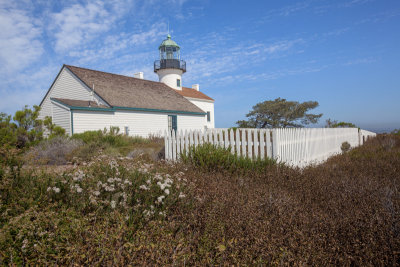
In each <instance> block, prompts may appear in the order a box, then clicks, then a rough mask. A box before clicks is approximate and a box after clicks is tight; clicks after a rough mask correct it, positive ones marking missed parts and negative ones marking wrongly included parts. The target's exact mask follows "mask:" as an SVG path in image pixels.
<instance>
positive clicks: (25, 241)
mask: <svg viewBox="0 0 400 267" xmlns="http://www.w3.org/2000/svg"><path fill="white" fill-rule="evenodd" d="M28 244H29V241H28V239H24V241H22V247H21V250H25V249H26V247H27V246H28Z"/></svg>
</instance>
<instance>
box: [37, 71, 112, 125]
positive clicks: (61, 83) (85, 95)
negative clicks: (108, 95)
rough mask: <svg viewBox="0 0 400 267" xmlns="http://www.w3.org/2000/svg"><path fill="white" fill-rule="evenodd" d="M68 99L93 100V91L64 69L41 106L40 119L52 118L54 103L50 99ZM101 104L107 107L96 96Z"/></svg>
mask: <svg viewBox="0 0 400 267" xmlns="http://www.w3.org/2000/svg"><path fill="white" fill-rule="evenodd" d="M95 90H96V88H95ZM52 97H54V98H66V99H74V100H87V101H89V100H92V96H91V90H90V89H89V88H87V87H86V86H85V85H84V84H83V83H82V82H81V81H80V80H79V79H78V78H76V77H75V75H73V74H72V73H71V71H69V70H68V69H67V68H65V67H64V68H63V69H62V71H61V73H60V75H59V76H58V78H57V80H56V81H55V82H54V84H53V86H52V87H51V88H50V91H49V93H48V94H47V96H46V98H45V100H44V101H43V103H42V105H41V110H40V114H39V119H44V117H46V116H52V113H51V107H52V103H51V100H50V98H52ZM95 97H96V98H97V100H98V101H99V103H101V104H103V105H107V104H106V103H105V102H104V101H102V100H101V99H100V98H99V97H98V96H96V95H95Z"/></svg>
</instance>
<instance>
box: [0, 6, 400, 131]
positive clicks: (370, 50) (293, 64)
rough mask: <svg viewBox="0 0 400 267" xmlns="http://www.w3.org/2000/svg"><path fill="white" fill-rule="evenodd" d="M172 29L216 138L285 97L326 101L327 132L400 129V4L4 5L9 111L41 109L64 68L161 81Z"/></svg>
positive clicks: (4, 85) (2, 40)
mask: <svg viewBox="0 0 400 267" xmlns="http://www.w3.org/2000/svg"><path fill="white" fill-rule="evenodd" d="M168 23H169V25H170V33H171V35H172V39H173V40H175V41H176V42H177V43H178V44H179V45H180V46H181V48H182V50H181V55H182V58H183V59H185V60H186V61H187V69H188V71H187V72H186V73H185V74H184V76H183V79H182V80H183V85H184V86H187V87H191V85H192V84H194V83H199V84H200V90H201V91H203V92H205V93H206V94H208V95H209V96H211V97H213V98H214V99H215V119H216V127H230V126H234V125H235V122H236V121H237V120H240V119H243V118H245V114H246V113H247V112H248V111H249V110H250V109H251V108H252V106H253V105H255V104H256V103H258V102H261V101H265V100H273V99H275V98H278V97H281V98H286V99H288V100H295V101H308V100H314V101H318V102H319V104H320V106H319V107H318V108H317V109H315V110H314V112H316V113H323V114H324V116H323V117H322V118H321V120H320V123H319V124H318V125H317V126H323V125H324V124H325V120H326V119H327V118H331V119H334V120H339V121H349V122H353V123H355V124H356V125H358V126H359V127H361V128H364V129H370V130H374V131H383V130H386V131H387V130H391V129H393V128H400V116H399V114H400V104H399V101H400V63H399V62H400V1H398V0H335V1H331V0H315V1H312V0H306V1H282V0H279V1H278V0H276V1H272V0H271V1H249V0H247V1H240V0H235V1H232V0H229V1H222V0H218V1H216V0H198V1H189V0H187V1H185V0H170V1H168V0H167V1H166V0H164V1H158V0H147V1H134V0H131V1H129V0H128V1H121V0H110V1H74V0H70V1H29V0H21V1H7V0H0V27H1V31H0V94H1V98H0V112H6V113H10V114H11V113H13V112H15V110H17V109H20V108H22V107H23V106H24V105H25V104H28V105H33V104H39V103H40V101H41V99H42V98H43V96H44V94H45V93H46V91H47V90H48V88H49V86H50V85H51V83H52V81H53V80H54V78H55V77H56V75H57V73H58V71H59V70H60V68H61V66H62V64H64V63H65V64H71V65H76V66H81V67H87V68H92V69H96V70H102V71H107V72H112V73H119V74H124V75H133V73H135V72H138V71H143V72H144V76H145V78H146V79H150V80H157V79H158V78H157V76H156V75H155V74H154V73H153V62H154V60H156V59H157V57H158V51H157V48H158V45H159V44H160V43H161V41H162V40H163V39H164V38H165V35H166V34H167V32H168Z"/></svg>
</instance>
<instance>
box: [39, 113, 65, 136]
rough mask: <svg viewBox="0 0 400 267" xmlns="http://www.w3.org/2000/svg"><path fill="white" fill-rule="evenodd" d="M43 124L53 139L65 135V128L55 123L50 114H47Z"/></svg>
mask: <svg viewBox="0 0 400 267" xmlns="http://www.w3.org/2000/svg"><path fill="white" fill-rule="evenodd" d="M43 125H44V127H45V128H46V129H47V131H48V134H49V135H48V137H49V138H50V139H51V138H53V137H56V136H63V135H65V129H64V128H62V127H60V126H57V125H55V124H54V123H53V119H52V118H51V117H49V116H46V117H45V118H44V120H43Z"/></svg>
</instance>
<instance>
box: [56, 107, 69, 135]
mask: <svg viewBox="0 0 400 267" xmlns="http://www.w3.org/2000/svg"><path fill="white" fill-rule="evenodd" d="M52 114H53V116H52V122H53V123H54V124H55V125H57V126H60V127H62V128H64V129H65V133H66V134H71V112H70V110H69V109H68V108H66V107H64V106H62V105H60V104H58V103H53V105H52Z"/></svg>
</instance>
